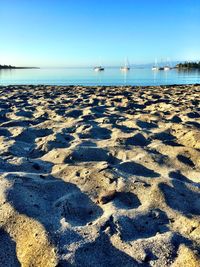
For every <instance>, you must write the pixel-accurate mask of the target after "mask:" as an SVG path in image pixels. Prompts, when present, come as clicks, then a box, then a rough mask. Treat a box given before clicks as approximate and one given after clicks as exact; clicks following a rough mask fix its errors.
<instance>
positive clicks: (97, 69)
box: [94, 58, 104, 72]
mask: <svg viewBox="0 0 200 267" xmlns="http://www.w3.org/2000/svg"><path fill="white" fill-rule="evenodd" d="M94 71H97V72H98V71H104V67H102V66H101V58H99V66H96V67H94Z"/></svg>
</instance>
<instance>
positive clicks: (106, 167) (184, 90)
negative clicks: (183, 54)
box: [0, 85, 200, 267]
mask: <svg viewBox="0 0 200 267" xmlns="http://www.w3.org/2000/svg"><path fill="white" fill-rule="evenodd" d="M0 140H1V142H0V176H1V179H0V191H1V192H0V266H6V267H8V266H12V267H13V266H14V267H15V266H26V267H27V266H32V267H38V266H39V267H49V266H59V267H61V266H83V267H84V266H91V267H93V266H95V267H98V266H105V267H107V266H120V267H121V266H123V267H125V266H144V267H145V266H156V267H160V266H162V267H165V266H172V267H178V266H184V267H190V266H192V267H196V266H200V260H199V252H200V249H199V245H200V172H199V171H200V85H193V86H191V85H190V86H168V87H164V86H163V87H76V86H68V87H67V86H66V87H63V86H27V85H26V86H7V87H6V86H1V87H0Z"/></svg>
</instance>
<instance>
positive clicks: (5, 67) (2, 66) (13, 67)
mask: <svg viewBox="0 0 200 267" xmlns="http://www.w3.org/2000/svg"><path fill="white" fill-rule="evenodd" d="M0 69H39V68H38V67H15V66H11V65H0Z"/></svg>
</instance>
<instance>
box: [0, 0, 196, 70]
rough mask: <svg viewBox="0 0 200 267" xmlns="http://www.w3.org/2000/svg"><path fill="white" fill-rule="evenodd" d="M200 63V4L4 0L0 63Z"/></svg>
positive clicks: (191, 0) (183, 0)
mask: <svg viewBox="0 0 200 267" xmlns="http://www.w3.org/2000/svg"><path fill="white" fill-rule="evenodd" d="M126 56H128V58H129V61H130V62H131V63H137V64H138V63H148V62H152V61H154V58H155V57H156V58H158V59H161V58H163V59H164V58H166V57H169V58H170V59H171V60H196V59H200V0H0V64H13V65H19V66H23V65H24V66H28V65H29V66H30V65H33V66H87V65H95V64H98V63H99V58H101V61H102V64H104V65H118V64H121V63H122V62H123V61H124V58H125V57H126Z"/></svg>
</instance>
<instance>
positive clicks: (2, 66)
mask: <svg viewBox="0 0 200 267" xmlns="http://www.w3.org/2000/svg"><path fill="white" fill-rule="evenodd" d="M15 68H16V67H14V66H11V65H0V69H15Z"/></svg>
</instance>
